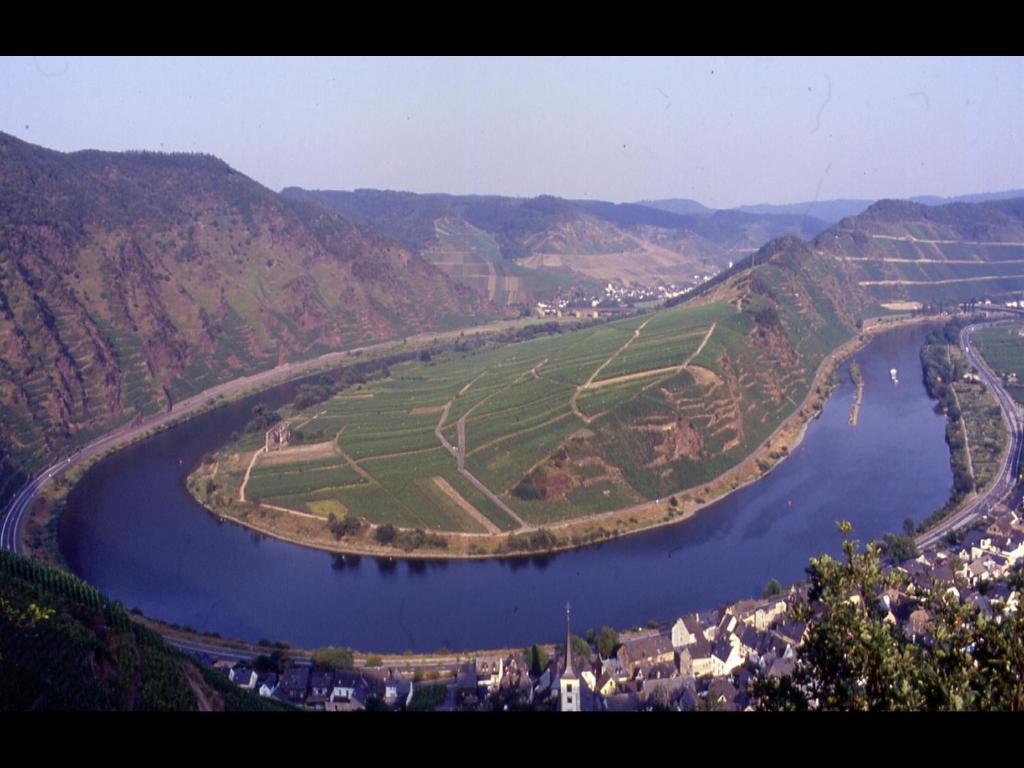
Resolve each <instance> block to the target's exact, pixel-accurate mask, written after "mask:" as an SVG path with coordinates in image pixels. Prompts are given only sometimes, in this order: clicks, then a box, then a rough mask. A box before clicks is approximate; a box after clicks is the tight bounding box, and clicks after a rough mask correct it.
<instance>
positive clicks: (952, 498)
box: [918, 319, 974, 531]
mask: <svg viewBox="0 0 1024 768" xmlns="http://www.w3.org/2000/svg"><path fill="white" fill-rule="evenodd" d="M967 322H968V321H965V320H961V319H953V320H950V321H949V322H948V323H946V324H945V325H944V326H943V327H942V328H941V329H939V330H937V331H932V332H931V333H930V334H928V337H927V338H926V339H925V343H924V346H922V347H921V367H922V371H923V375H924V386H925V389H926V390H927V391H928V395H929V397H932V398H933V399H935V400H937V401H938V402H937V403H936V405H935V411H936V412H937V413H945V414H946V444H947V445H948V446H949V464H950V468H951V469H952V470H953V487H952V488H951V489H950V492H949V499H948V500H947V501H946V503H945V504H944V505H943V506H942V507H940V508H939V509H937V510H936V511H935V512H933V513H932V514H931V515H929V516H928V517H927V518H925V519H924V520H923V521H921V524H920V525H919V526H918V530H919V531H924V530H926V529H928V528H930V527H931V526H933V525H934V524H935V523H937V522H938V521H940V520H942V519H943V518H944V517H946V515H948V514H949V513H950V512H952V511H953V510H954V509H956V507H957V506H958V505H959V504H960V502H961V501H963V499H964V497H966V496H967V495H968V494H969V493H971V492H972V491H973V490H974V478H973V477H972V476H971V472H970V469H969V459H968V456H967V445H966V443H965V441H964V429H965V427H964V424H963V419H962V418H961V413H960V409H959V408H958V407H957V404H956V394H955V392H954V391H953V386H952V383H953V382H954V381H957V380H958V379H959V378H960V377H961V376H963V374H964V364H963V362H962V361H960V360H959V359H958V360H956V361H954V360H953V358H952V356H951V355H950V354H949V350H948V347H949V346H951V345H957V344H959V339H960V330H961V328H963V327H964V326H965V325H966V324H967Z"/></svg>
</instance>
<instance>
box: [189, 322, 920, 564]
mask: <svg viewBox="0 0 1024 768" xmlns="http://www.w3.org/2000/svg"><path fill="white" fill-rule="evenodd" d="M939 320H940V319H938V318H936V317H933V316H928V317H919V318H898V319H891V320H889V319H886V320H879V321H877V322H873V323H872V322H869V323H867V324H866V327H865V328H864V329H863V331H862V332H861V333H860V334H858V335H857V336H854V337H853V338H851V339H849V340H848V341H846V342H845V343H844V344H842V345H840V346H839V347H837V348H836V349H834V350H833V351H832V352H831V353H829V354H828V355H827V356H826V357H825V358H824V359H823V360H822V362H821V363H820V364H819V366H818V368H817V371H816V373H815V376H814V378H813V380H812V382H811V385H810V387H809V390H808V394H807V395H806V396H805V398H804V400H803V402H802V403H801V404H800V405H799V406H798V407H797V408H796V409H795V411H794V412H793V413H792V414H791V415H790V416H789V417H787V418H786V419H785V420H784V421H783V422H782V423H781V424H780V425H779V426H778V427H777V428H776V429H775V431H774V432H773V433H772V434H771V435H770V436H769V437H768V438H767V439H766V440H764V441H763V442H762V443H761V444H760V445H759V446H758V448H757V449H756V450H755V451H754V452H753V453H751V454H750V455H748V456H747V457H746V458H745V459H743V460H742V461H741V462H740V463H739V464H737V465H735V466H733V467H732V468H730V469H728V470H726V471H725V472H723V473H722V474H721V475H719V476H718V477H716V478H714V479H712V480H710V481H709V482H707V483H704V484H702V485H700V486H696V487H692V488H688V489H685V490H683V491H679V492H677V493H676V494H675V495H670V496H668V497H665V498H662V499H659V500H655V501H647V502H642V503H640V504H636V505H632V506H629V507H626V508H623V509H619V510H614V511H611V512H604V513H599V514H594V515H588V516H586V517H580V518H574V519H571V520H566V521H564V522H560V523H554V524H548V525H544V526H535V527H529V528H526V529H520V530H519V531H516V532H512V533H504V534H498V535H494V534H467V533H446V532H440V531H434V530H431V531H429V532H425V531H414V530H403V529H394V528H392V532H394V531H397V533H398V535H397V536H394V537H389V538H388V540H387V541H386V542H385V541H382V540H381V539H382V538H383V537H382V536H381V535H380V530H381V528H383V527H384V526H374V525H369V524H364V525H363V527H362V529H361V530H359V531H358V532H356V533H354V534H351V533H349V534H346V535H345V536H344V537H338V536H335V535H334V534H332V533H331V532H330V530H329V528H328V525H327V524H326V520H322V519H316V518H315V517H311V516H309V515H307V514H300V513H295V512H290V511H288V510H285V509H282V508H280V507H268V506H266V505H259V504H253V503H247V504H240V503H237V502H235V501H232V502H230V503H229V504H227V505H224V506H215V505H213V504H211V503H209V499H208V498H207V494H204V492H203V486H204V485H205V484H206V481H207V480H209V479H212V475H211V473H212V472H214V471H215V470H214V469H212V468H205V469H204V468H200V471H198V472H196V473H193V475H192V476H190V478H189V482H188V486H189V490H190V492H191V493H192V495H193V497H194V498H196V500H197V501H198V502H199V503H201V504H202V505H203V506H204V507H205V508H206V509H207V510H209V511H210V512H211V513H212V514H213V515H215V516H216V517H217V518H218V519H222V520H227V521H229V522H233V523H236V524H238V525H241V526H243V527H246V528H249V529H251V530H253V531H256V532H258V533H260V534H263V535H266V536H270V537H273V538H276V539H279V540H282V541H286V542H289V543H292V544H297V545H300V546H303V547H307V548H311V549H315V550H320V551H325V552H330V553H335V554H339V555H357V556H359V555H366V556H372V557H380V558H389V559H410V560H438V559H445V560H449V559H487V558H506V557H530V556H537V555H549V554H554V553H557V552H565V551H570V550H573V549H577V548H579V547H583V546H587V545H589V544H593V543H598V542H603V541H609V540H612V539H617V538H621V537H623V536H628V535H631V534H635V533H640V532H643V531H649V530H652V529H656V528H660V527H664V526H668V525H674V524H676V523H679V522H682V521H684V520H688V519H691V518H692V517H694V515H696V514H697V513H698V512H699V511H701V510H702V509H704V508H705V507H708V506H710V505H711V504H714V503H716V502H719V501H721V500H722V499H723V498H725V497H726V496H728V495H729V494H731V493H733V492H735V491H737V490H739V489H741V488H744V487H746V486H748V485H750V484H751V483H753V482H755V481H756V480H759V479H761V478H762V477H764V476H765V475H766V474H768V473H769V472H771V471H772V470H773V469H774V468H775V467H777V466H778V465H779V464H780V463H781V462H782V461H784V460H785V458H787V457H788V456H789V455H790V452H791V451H792V450H793V449H795V448H796V447H797V446H798V445H799V444H800V442H801V441H802V440H803V437H804V435H805V433H806V429H807V425H808V423H809V422H810V420H811V419H813V418H815V417H816V416H817V415H819V414H820V413H821V410H822V408H823V407H824V404H825V402H826V401H827V399H828V397H829V396H830V395H831V391H832V388H833V386H834V385H835V383H836V382H835V381H834V372H835V370H836V368H837V367H838V366H839V365H840V364H841V363H842V362H843V361H845V360H846V359H847V358H849V357H850V356H852V355H853V354H856V353H857V352H858V351H860V350H861V349H863V348H864V346H866V345H867V344H868V343H869V342H870V341H871V340H872V339H873V338H874V337H875V336H877V335H878V334H879V333H884V332H886V331H889V330H895V329H898V328H905V327H910V326H916V325H922V324H931V323H936V322H937V321H939ZM389 533H390V532H389ZM430 539H433V541H434V542H437V543H434V544H431V542H430ZM442 541H443V545H438V544H439V543H440V542H442Z"/></svg>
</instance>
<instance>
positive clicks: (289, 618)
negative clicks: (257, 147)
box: [59, 328, 952, 653]
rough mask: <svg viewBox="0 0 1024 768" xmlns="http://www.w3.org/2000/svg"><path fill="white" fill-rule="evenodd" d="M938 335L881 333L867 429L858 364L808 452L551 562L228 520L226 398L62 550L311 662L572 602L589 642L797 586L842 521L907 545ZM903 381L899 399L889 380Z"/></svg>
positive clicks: (935, 422) (468, 636)
mask: <svg viewBox="0 0 1024 768" xmlns="http://www.w3.org/2000/svg"><path fill="white" fill-rule="evenodd" d="M926 333H927V331H926V330H924V329H922V328H904V329H899V330H895V331H890V332H887V333H884V334H881V335H879V336H877V337H876V338H875V339H874V340H873V341H871V343H870V344H869V345H868V346H867V347H865V349H863V350H861V352H859V353H858V354H857V355H856V357H855V359H857V360H858V361H859V363H860V366H861V371H862V373H863V376H864V401H863V405H862V407H861V411H860V419H859V422H858V425H857V427H856V428H851V427H850V426H849V424H848V418H849V414H850V408H851V405H852V404H853V399H854V387H853V385H852V383H851V382H850V379H849V375H848V371H847V366H846V365H844V366H842V368H841V369H840V373H839V376H840V379H841V383H840V385H839V386H838V387H837V388H836V390H835V391H834V392H833V394H832V396H831V397H830V398H829V400H828V402H827V403H826V406H825V409H824V411H823V412H822V415H821V416H820V418H818V419H816V420H815V421H813V422H812V423H811V424H810V425H809V426H808V429H807V434H806V436H805V438H804V441H803V442H802V443H801V444H800V446H799V447H798V448H797V449H795V450H794V451H793V453H792V455H791V456H790V458H789V459H787V460H786V461H784V462H783V463H782V464H781V465H780V466H779V467H778V468H777V469H776V470H774V471H773V472H772V473H770V474H769V475H768V476H766V477H765V478H763V479H761V480H759V481H757V482H756V483H753V484H751V485H749V486H747V487H746V488H743V489H741V490H739V491H737V492H736V493H734V494H732V495H731V496H729V497H727V498H725V499H723V500H722V501H720V502H718V503H716V504H713V505H711V506H709V507H707V508H706V509H704V510H702V511H701V512H700V513H699V514H698V515H696V516H695V517H694V518H692V519H690V520H687V521H685V522H682V523H680V524H678V525H675V526H669V527H665V528H659V529H656V530H652V531H649V532H646V533H640V534H636V535H634V536H629V537H626V538H624V539H620V540H617V541H612V542H607V543H604V544H600V545H596V546H591V547H587V548H584V549H581V550H577V551H574V552H568V553H563V554H559V555H554V556H550V557H543V558H531V559H512V560H503V561H499V560H487V561H451V562H422V561H403V560H387V559H376V558H370V557H362V558H357V557H351V556H349V557H345V558H341V557H337V556H333V555H330V554H327V553H324V552H318V551H315V550H310V549H306V548H303V547H299V546H295V545H292V544H287V543H284V542H280V541H276V540H274V539H270V538H267V537H265V536H262V535H259V534H256V533H253V532H251V531H249V530H247V529H244V528H241V527H239V526H236V525H233V524H231V523H221V522H218V521H217V520H216V519H215V518H214V517H213V516H212V515H210V514H209V513H208V512H207V511H206V510H205V509H203V508H202V507H201V506H199V505H198V504H197V503H196V502H195V501H193V500H192V498H191V496H189V494H188V492H187V491H186V490H185V486H184V479H185V477H186V476H187V474H188V472H189V470H190V469H191V468H192V467H194V466H196V465H197V464H198V462H199V461H200V460H201V458H202V456H203V454H205V453H206V452H208V451H211V450H213V449H214V448H216V447H218V445H219V443H221V442H222V441H223V435H226V434H228V433H230V432H231V431H233V430H237V429H241V428H242V426H244V424H245V423H246V421H248V419H249V413H250V410H251V408H252V406H253V404H255V403H256V402H263V403H266V404H268V405H270V406H272V407H277V406H278V405H280V404H282V403H284V402H287V401H288V400H290V398H291V397H292V394H293V393H294V391H295V387H296V385H295V384H294V383H293V384H289V385H284V386H282V387H278V388H276V389H275V390H273V391H271V392H267V393H263V394H261V395H257V396H254V397H252V398H248V399H246V400H244V401H240V402H238V403H234V404H231V405H228V406H225V407H222V408H219V409H217V410H215V411H212V412H210V413H208V414H205V415H202V416H199V417H197V418H196V419H194V420H192V421H190V422H187V423H185V424H182V425H180V426H178V427H175V428H173V429H170V430H167V431H165V432H163V433H161V434H158V435H157V436H155V437H153V438H151V439H149V440H146V441H145V442H143V443H140V444H138V445H135V446H132V447H130V448H128V449H125V450H123V451H121V452H119V453H116V454H114V455H112V456H110V457H108V458H106V459H104V460H103V461H101V462H99V463H98V464H97V465H96V466H94V467H93V468H92V469H90V470H89V472H87V473H86V475H85V477H84V478H83V479H82V480H81V482H80V483H79V484H78V485H76V487H75V488H74V489H73V491H72V493H71V495H70V496H69V498H68V503H67V508H66V510H65V512H64V515H63V516H62V519H61V526H60V531H59V542H60V547H61V550H62V552H63V554H64V556H65V558H66V559H67V561H68V563H69V565H70V566H71V568H72V569H73V570H74V571H75V573H77V574H78V575H80V576H81V577H82V578H84V579H86V580H87V581H88V582H90V583H91V584H94V585H95V586H96V587H98V588H99V589H101V590H102V591H103V592H105V593H106V594H107V595H109V596H111V597H113V598H116V599H118V600H121V601H122V602H123V603H124V604H125V606H127V607H128V608H139V609H140V610H141V611H142V612H143V613H145V614H146V615H147V616H151V617H153V618H158V619H162V620H164V621H167V622H171V623H176V624H180V625H189V626H192V627H194V628H196V629H197V630H200V631H211V632H218V633H220V634H221V635H223V636H224V637H234V638H239V639H243V640H250V641H257V640H260V639H264V638H265V639H270V640H277V641H287V642H290V643H291V644H292V645H294V646H297V647H302V648H315V647H319V646H324V645H343V646H349V647H352V648H356V649H358V650H364V651H371V650H372V651H378V652H389V653H394V652H402V651H406V650H410V651H414V652H428V651H436V650H439V649H442V648H443V649H448V650H452V651H458V650H466V649H476V648H498V647H509V646H510V647H517V646H520V647H521V646H525V645H528V644H530V643H533V642H555V641H557V640H558V638H559V637H560V633H561V632H563V631H564V629H563V627H564V620H565V608H564V607H565V603H566V601H569V602H571V603H572V606H573V610H572V619H573V629H574V631H576V632H577V633H578V634H583V632H584V631H585V630H586V629H587V628H589V627H593V628H595V629H599V628H600V627H601V626H602V625H609V626H612V627H616V628H618V629H626V628H629V627H632V626H636V625H640V624H643V623H645V622H646V621H648V620H650V619H654V620H657V621H660V622H667V621H671V620H674V619H675V618H676V617H678V616H680V615H682V614H684V613H686V612H689V611H695V610H706V609H711V608H714V607H717V606H721V605H725V604H728V603H730V602H733V601H735V600H738V599H741V598H744V597H751V596H756V595H759V594H760V592H761V589H762V588H763V587H764V585H765V584H766V583H767V582H768V580H769V579H771V578H773V577H774V578H777V579H778V580H779V581H780V582H781V583H782V584H784V585H786V584H789V583H792V582H794V581H797V580H799V579H801V578H802V577H803V576H804V569H805V567H806V566H807V561H808V558H809V557H811V556H815V555H817V554H820V553H822V552H830V553H832V554H838V553H839V552H840V537H839V534H838V531H837V530H836V526H835V521H836V520H840V519H846V520H850V521H851V522H852V523H853V526H854V535H855V537H856V538H859V539H861V540H866V539H868V538H877V537H880V536H881V535H882V534H883V533H885V532H887V531H897V532H898V531H900V530H901V529H902V524H903V520H904V519H905V518H907V517H911V518H913V519H914V520H915V521H918V520H921V519H923V518H924V517H926V516H927V515H928V514H930V513H931V512H932V511H934V510H935V509H936V508H938V507H940V506H941V505H942V504H943V503H944V502H945V501H946V498H947V496H948V493H949V488H950V485H951V483H952V474H951V471H950V467H949V451H948V448H947V447H946V444H945V441H944V429H945V417H943V416H940V415H937V414H935V413H934V412H933V410H932V409H933V406H934V402H933V401H931V400H929V398H928V396H927V394H926V393H925V390H924V386H923V383H922V376H921V364H920V359H919V356H918V355H919V350H920V346H921V344H922V342H923V339H924V336H925V335H926ZM893 367H895V368H898V369H899V378H900V381H899V384H895V385H894V384H893V383H892V382H891V381H890V379H889V369H890V368H893Z"/></svg>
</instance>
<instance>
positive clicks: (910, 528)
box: [903, 517, 917, 536]
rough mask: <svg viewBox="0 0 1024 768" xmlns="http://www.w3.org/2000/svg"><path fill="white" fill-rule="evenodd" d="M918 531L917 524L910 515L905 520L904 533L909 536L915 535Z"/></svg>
mask: <svg viewBox="0 0 1024 768" xmlns="http://www.w3.org/2000/svg"><path fill="white" fill-rule="evenodd" d="M916 531H917V525H916V524H915V523H914V518H912V517H908V518H906V519H905V520H904V521H903V533H904V534H906V535H907V536H913V535H914V533H915V532H916Z"/></svg>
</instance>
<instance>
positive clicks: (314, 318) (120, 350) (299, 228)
mask: <svg viewBox="0 0 1024 768" xmlns="http://www.w3.org/2000/svg"><path fill="white" fill-rule="evenodd" d="M489 311H490V310H489V308H488V305H487V303H486V302H485V301H484V300H483V299H481V298H480V297H479V296H478V295H477V294H475V293H474V292H473V291H471V290H469V289H467V288H465V287H463V286H460V285H458V284H456V283H454V282H452V281H451V280H449V279H448V278H447V277H446V276H445V275H444V274H443V273H442V272H440V271H439V270H437V269H435V268H433V267H431V266H430V265H429V264H427V263H426V262H425V261H423V260H422V259H420V258H419V257H417V256H415V255H413V254H411V253H409V252H408V251H407V250H405V249H403V248H402V247H401V246H400V245H399V244H398V243H396V242H395V241H394V240H391V239H390V238H387V237H385V236H382V235H379V234H377V233H374V232H371V231H369V230H367V229H365V228H362V227H360V226H357V225H354V224H352V223H350V222H348V221H346V220H344V219H341V218H339V217H337V216H335V215H332V214H330V213H328V212H326V211H324V210H323V209H322V208H319V207H314V206H310V205H307V204H304V203H301V202H298V201H295V200H289V199H285V198H283V197H281V196H280V195H277V194H275V193H273V192H271V191H270V190H267V189H265V188H263V187H261V186H260V185H259V184H257V183H255V182H253V181H252V180H251V179H248V178H247V177H245V176H243V175H242V174H240V173H238V172H237V171H234V170H232V169H231V168H230V167H228V166H227V165H226V164H224V163H223V162H221V161H220V160H217V159H216V158H213V157H209V156H200V155H163V154H153V153H126V154H116V153H106V152H94V151H86V152H75V153H70V154H63V153H59V152H53V151H50V150H47V149H43V148H41V147H36V146H33V145H30V144H26V143H24V142H22V141H19V140H17V139H15V138H13V137H10V136H7V135H4V134H0V504H2V503H3V502H5V501H6V498H7V495H8V494H9V491H10V489H11V488H12V487H13V486H15V485H16V484H17V481H18V478H19V477H20V476H21V474H23V473H24V472H31V471H32V470H34V469H36V468H38V467H39V466H40V465H41V463H42V462H43V461H44V460H45V459H47V458H49V457H50V456H52V455H53V454H55V453H58V454H59V453H60V452H62V451H65V450H67V449H68V448H69V447H70V446H74V445H78V444H81V443H83V442H85V441H86V440H88V439H89V438H90V437H91V436H95V435H97V434H99V433H101V432H103V431H106V430H109V429H111V428H113V427H116V426H117V425H119V424H122V423H124V422H127V421H130V420H133V419H136V418H139V417H142V416H146V415H148V414H151V413H155V412H157V411H159V410H161V409H166V408H167V407H168V406H169V404H170V403H172V402H174V401H176V400H178V399H181V398H183V397H186V396H187V395H190V394H193V393H195V392H198V391H201V390H203V389H205V388H207V387H209V386H211V385H213V384H215V383H217V382H220V381H224V380H228V379H231V378H235V377H236V376H238V375H241V374H245V373H251V372H254V371H257V370H261V369H265V368H271V367H273V366H276V365H278V364H279V363H282V362H285V361H288V360H294V359H299V358H303V357H309V356H313V355H315V354H318V353H322V352H325V351H328V350H330V349H336V348H344V347H346V346H354V345H356V344H359V343H363V342H366V341H370V340H374V339H384V338H390V337H396V336H402V335H405V334H407V333H410V332H413V331H418V330H425V329H435V328H448V327H455V326H457V325H460V324H461V325H465V324H468V323H470V322H472V320H473V319H474V318H482V317H484V316H486V315H487V314H488V312H489Z"/></svg>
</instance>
